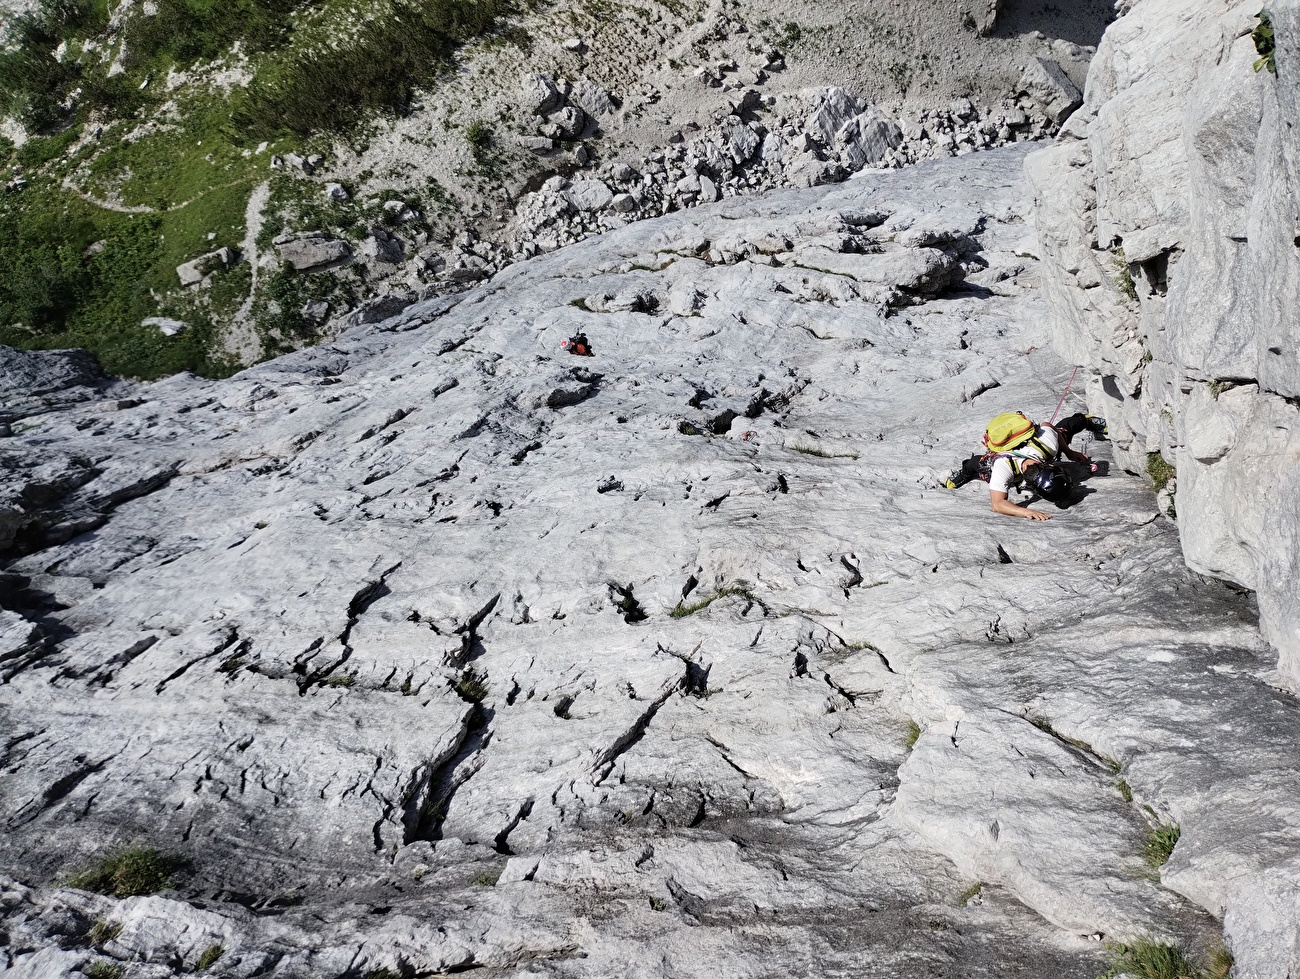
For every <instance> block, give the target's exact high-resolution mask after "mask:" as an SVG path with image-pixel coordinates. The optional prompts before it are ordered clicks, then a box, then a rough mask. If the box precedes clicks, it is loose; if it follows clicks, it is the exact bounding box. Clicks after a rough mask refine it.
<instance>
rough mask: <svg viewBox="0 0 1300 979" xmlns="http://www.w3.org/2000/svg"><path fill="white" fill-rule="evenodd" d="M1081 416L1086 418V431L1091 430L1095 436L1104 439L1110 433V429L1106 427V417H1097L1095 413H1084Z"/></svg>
mask: <svg viewBox="0 0 1300 979" xmlns="http://www.w3.org/2000/svg"><path fill="white" fill-rule="evenodd" d="M1083 417H1084V418H1086V419H1087V420H1088V431H1090V432H1092V434H1093V435H1095V436H1097V438H1100V439H1104V438H1105V437H1106V436H1107V435H1109V434H1110V430H1109V429H1108V428H1107V427H1106V419H1104V418H1098V417H1097V416H1096V415H1084V416H1083Z"/></svg>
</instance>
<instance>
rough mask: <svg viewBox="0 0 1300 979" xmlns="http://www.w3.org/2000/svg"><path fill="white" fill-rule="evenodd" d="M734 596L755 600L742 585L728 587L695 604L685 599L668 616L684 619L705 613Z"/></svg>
mask: <svg viewBox="0 0 1300 979" xmlns="http://www.w3.org/2000/svg"><path fill="white" fill-rule="evenodd" d="M733 595H738V596H740V597H742V598H747V599H750V600H751V601H752V600H753V598H754V596H753V595H752V594H751V593H750V591H749V589H748V588H744V587H742V586H740V585H728V586H727V587H726V588H723V589H721V590H719V591H716V592H714V593H713V594H712V595H706V596H705V597H704V598H701V599H698V600H697V601H694V602H687V601H685V600H684V599H683V600H682V601H680V602H678V603H677V604H676V605H674V606H673V607H672V608H671V609H669V610H668V614H669V616H671V617H672V618H674V619H684V618H686V617H687V616H688V615H694V614H695V613H696V612H702V611H704V610H705V609H706V608H708V607H709V606H710V605H712V604H713V603H714V602H716V601H718V600H720V599H723V598H730V597H732V596H733Z"/></svg>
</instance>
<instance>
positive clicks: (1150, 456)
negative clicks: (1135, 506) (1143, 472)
mask: <svg viewBox="0 0 1300 979" xmlns="http://www.w3.org/2000/svg"><path fill="white" fill-rule="evenodd" d="M1147 475H1148V476H1150V477H1151V484H1152V485H1153V486H1154V487H1155V490H1156V492H1157V493H1159V492H1160V491H1161V490H1163V489H1164V488H1165V487H1166V486H1168V485H1169V481H1170V480H1171V479H1173V478H1174V477H1176V476H1177V475H1178V470H1177V469H1175V468H1174V467H1173V466H1171V465H1170V464H1169V463H1168V462H1166V461H1165V457H1164V456H1162V455H1161V454H1160V453H1159V452H1149V453H1147Z"/></svg>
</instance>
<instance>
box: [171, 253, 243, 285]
mask: <svg viewBox="0 0 1300 979" xmlns="http://www.w3.org/2000/svg"><path fill="white" fill-rule="evenodd" d="M236 258H238V252H236V251H235V250H234V249H233V248H227V247H224V246H223V247H221V248H218V249H217V250H216V251H214V252H208V253H207V254H206V255H200V256H199V257H198V258H195V259H192V260H191V261H188V262H185V263H184V264H183V265H178V266H176V277H177V278H178V279H180V282H181V285H183V286H186V287H189V286H198V285H201V284H202V283H203V280H204V279H206V278H207V277H208V276H209V275H211V274H212V273H213V272H217V271H220V270H222V269H228V268H230V266H231V265H233V264H234V263H235V260H236Z"/></svg>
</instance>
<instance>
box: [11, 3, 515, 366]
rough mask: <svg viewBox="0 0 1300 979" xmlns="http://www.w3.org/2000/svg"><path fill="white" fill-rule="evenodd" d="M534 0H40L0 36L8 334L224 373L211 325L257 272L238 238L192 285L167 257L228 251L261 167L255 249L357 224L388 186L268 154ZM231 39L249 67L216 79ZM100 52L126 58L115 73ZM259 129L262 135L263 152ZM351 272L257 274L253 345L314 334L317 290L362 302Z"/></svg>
mask: <svg viewBox="0 0 1300 979" xmlns="http://www.w3.org/2000/svg"><path fill="white" fill-rule="evenodd" d="M531 2H532V0H426V2H416V0H366V3H365V4H364V5H363V8H360V9H359V8H357V7H356V5H355V4H353V3H351V2H350V0H157V2H156V3H155V4H151V5H147V6H149V7H151V8H155V7H156V12H153V13H146V12H145V9H144V8H143V7H142V6H141V5H136V6H134V7H131V8H130V9H129V10H123V11H122V12H121V15H122V16H121V18H119V20H118V21H115V24H114V26H113V27H112V28H110V26H109V19H108V9H107V8H108V4H107V3H106V2H105V0H39V4H38V6H37V9H36V10H35V11H34V12H32V13H30V14H28V15H25V16H23V17H20V18H18V19H17V20H15V22H14V23H13V24H12V25H11V28H12V29H11V32H10V41H11V43H10V45H9V46H8V47H6V48H5V49H3V50H0V114H3V115H11V116H14V117H16V118H17V119H19V120H20V121H21V122H22V124H23V125H24V127H25V128H26V130H27V132H28V134H29V138H28V139H27V140H26V142H25V143H24V144H23V145H22V146H21V147H18V146H14V145H13V144H11V143H9V142H7V141H4V140H0V165H3V167H4V168H5V170H6V172H7V175H6V176H5V177H4V178H3V180H4V181H5V182H7V181H9V180H11V179H13V178H15V177H21V178H22V180H21V181H20V182H19V183H18V184H16V185H15V189H13V190H11V191H8V192H5V193H2V194H0V268H3V269H4V270H5V274H4V275H3V276H0V343H3V344H7V345H11V346H16V347H20V348H23V349H56V348H62V347H86V348H88V349H89V350H91V351H92V352H93V353H95V354H96V356H97V357H98V358H99V360H100V362H101V363H102V364H103V366H104V367H105V368H106V369H107V370H109V371H110V372H112V373H115V374H121V375H125V376H130V377H139V378H143V379H151V378H156V377H161V376H166V375H169V374H174V373H177V372H180V371H186V370H188V371H193V372H195V373H198V374H201V375H205V376H209V377H221V376H226V375H229V374H230V373H232V372H233V371H234V370H235V369H237V367H238V366H239V365H237V364H235V363H233V362H231V360H230V359H229V356H228V355H227V354H225V353H224V352H223V348H224V344H223V343H222V342H221V338H222V336H223V334H224V332H225V330H226V329H227V328H228V327H229V325H230V324H231V323H232V322H233V321H234V319H235V317H236V315H237V314H238V313H239V312H240V311H241V310H242V309H243V308H244V303H245V302H246V301H247V300H248V298H249V294H250V292H251V291H252V289H253V275H252V270H251V268H250V266H249V265H248V262H247V261H246V259H247V258H248V256H240V259H239V260H238V261H237V262H236V264H235V265H234V266H233V267H232V268H230V269H226V270H218V271H215V272H214V273H213V275H212V277H211V280H210V284H209V285H208V286H206V287H204V288H203V289H202V290H199V291H197V292H191V291H186V290H183V289H182V288H181V286H180V282H179V280H178V278H177V275H176V267H177V266H178V265H181V264H183V263H185V262H189V261H191V260H193V259H195V258H197V257H199V256H200V255H204V254H207V253H209V252H212V251H215V250H216V249H218V248H222V247H229V248H232V249H235V250H236V251H238V250H239V248H240V246H241V244H242V242H243V236H244V232H245V228H244V224H245V221H244V218H245V211H246V208H247V205H248V201H249V196H250V194H251V192H252V190H253V188H254V186H255V185H256V184H257V183H258V182H260V181H262V180H264V179H270V180H271V183H272V201H273V203H272V205H271V206H270V207H268V208H267V209H266V210H267V217H268V219H269V220H268V221H267V227H266V231H267V232H268V234H267V235H265V236H264V239H265V240H261V241H259V248H260V249H262V250H265V249H267V248H269V247H270V238H271V237H273V236H274V235H275V234H276V233H279V232H280V231H282V230H297V229H299V228H303V227H313V228H323V229H329V230H335V231H337V232H340V233H343V234H344V235H345V236H347V235H348V234H349V233H351V235H352V237H354V238H356V237H359V236H360V235H361V234H363V233H364V225H365V224H366V223H367V222H368V221H370V220H371V219H372V218H373V219H383V218H384V217H385V215H384V214H383V213H382V212H379V211H378V208H379V206H380V205H381V204H382V202H381V201H372V202H357V203H356V204H350V203H336V202H328V201H325V200H323V198H322V195H321V193H320V186H319V184H317V183H315V182H314V181H309V180H304V179H302V176H301V175H294V174H291V173H288V172H286V171H284V170H281V171H277V172H271V173H268V164H269V162H270V158H271V155H272V154H273V153H275V152H277V150H278V151H280V152H285V151H286V150H288V149H290V148H292V149H294V150H297V151H300V152H302V153H304V154H306V153H308V152H310V151H312V149H313V148H317V149H320V150H322V151H325V150H326V146H325V145H324V143H323V142H313V140H317V139H318V136H317V134H320V133H323V132H324V131H330V132H341V131H342V130H344V129H348V128H352V127H354V126H355V125H356V124H357V123H360V122H362V121H364V119H365V118H367V117H368V116H369V115H370V114H371V113H373V112H377V111H378V112H390V111H404V109H405V108H406V107H407V106H408V105H409V103H410V99H411V95H412V93H413V91H414V89H415V88H416V87H419V86H422V85H426V84H428V83H429V82H431V81H433V80H434V78H435V77H436V76H437V75H438V73H440V72H442V71H444V70H446V68H447V66H448V65H449V64H450V63H451V62H450V59H451V56H452V55H453V54H454V52H455V50H456V48H457V47H458V46H459V45H461V44H463V43H465V42H466V41H469V40H472V39H475V38H478V37H480V36H482V35H483V34H484V33H486V32H488V31H490V30H491V29H492V28H493V26H494V25H495V24H496V22H497V19H498V18H499V17H501V15H502V14H505V13H510V12H513V11H514V10H515V9H516V7H517V6H520V5H528V4H530V3H531ZM236 48H238V51H239V59H240V62H241V64H242V65H243V66H244V67H245V68H246V70H247V71H248V72H249V73H250V74H251V75H252V79H251V81H250V82H249V84H248V85H247V86H246V87H245V86H241V85H236V86H235V87H234V88H232V89H230V90H229V91H222V90H220V89H213V88H209V87H208V85H207V83H206V82H204V80H203V79H204V78H205V77H207V76H206V74H205V72H206V71H207V68H208V66H210V65H213V64H219V63H221V62H222V61H223V60H228V56H229V54H230V52H231V51H233V50H235V49H236ZM119 54H120V55H121V57H118V55H119ZM110 63H113V64H118V65H120V66H121V67H124V68H125V71H123V72H121V73H120V74H118V75H116V76H114V77H113V78H109V77H108V67H109V64H110ZM227 67H229V66H227ZM172 69H180V70H182V71H187V70H191V69H193V71H192V74H191V75H190V78H191V79H192V81H191V82H190V83H186V84H182V85H181V87H179V88H174V87H173V88H172V89H168V86H167V85H164V84H162V83H161V82H162V79H163V78H165V77H167V76H168V73H169V72H170V71H171V70H172ZM467 135H468V137H469V138H470V140H471V147H472V148H473V149H474V151H475V153H476V154H486V153H487V151H488V150H489V149H490V147H491V144H492V134H491V130H490V128H489V127H488V124H487V123H486V122H483V123H481V124H480V125H479V126H478V127H477V128H475V127H473V126H471V127H470V128H469V132H468V134H467ZM287 137H292V139H293V142H292V144H289V145H284V144H283V143H281V139H282V138H287ZM261 141H266V142H268V143H270V145H269V146H268V147H267V148H265V151H264V152H260V153H259V152H255V149H256V148H257V146H258V144H259V143H260V142H261ZM447 198H448V195H447V194H446V192H445V191H444V190H443V189H442V188H441V187H437V186H436V185H434V186H431V187H430V188H429V189H428V191H427V192H426V193H423V194H421V195H406V196H404V198H403V199H404V200H407V201H408V202H410V203H412V204H413V205H415V206H419V205H421V204H423V203H424V202H425V200H428V201H430V202H432V204H433V205H434V206H435V207H437V208H439V209H440V210H446V209H447V208H450V207H452V206H453V205H454V203H455V202H453V201H450V200H448V199H447ZM371 205H373V207H371ZM368 208H370V209H373V210H375V212H376V213H375V214H374V215H371V214H370V213H369V212H368V210H367V209H368ZM363 219H364V220H363ZM286 225H290V226H291V227H286ZM354 278H355V277H348V276H339V275H334V274H329V273H324V274H315V275H299V274H296V273H293V272H292V270H281V271H280V272H278V273H276V274H274V275H271V276H267V277H266V278H265V279H264V280H262V279H259V280H258V286H257V295H256V296H255V297H254V303H253V305H252V307H251V313H252V317H253V320H254V322H255V324H256V328H257V332H258V335H259V338H260V339H261V341H262V350H261V353H262V355H273V354H277V353H283V352H286V351H288V350H291V349H296V348H297V347H300V346H303V345H307V344H310V343H312V342H314V341H315V338H316V330H315V326H314V325H313V324H312V323H309V322H307V321H306V320H305V319H304V317H303V316H302V314H301V310H302V308H303V307H304V305H306V304H307V303H308V302H314V301H318V300H322V299H325V300H329V301H330V306H331V311H332V312H334V313H337V312H339V311H341V310H342V309H343V308H344V307H348V308H350V307H354V306H355V305H356V304H357V302H358V301H359V299H360V297H359V296H357V295H356V294H355V289H354V286H355V285H356V283H354V282H352V279H354ZM157 316H161V317H168V318H173V319H177V320H181V321H183V322H185V323H186V324H187V325H188V328H187V329H186V330H184V331H183V332H181V333H180V334H178V335H176V336H172V337H167V336H164V335H163V334H162V333H161V332H160V331H159V330H158V329H157V327H156V326H143V325H142V321H143V320H144V319H146V318H150V317H157Z"/></svg>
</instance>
